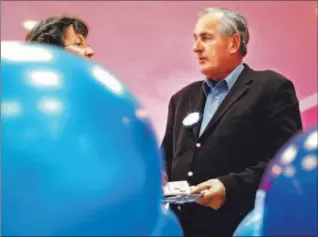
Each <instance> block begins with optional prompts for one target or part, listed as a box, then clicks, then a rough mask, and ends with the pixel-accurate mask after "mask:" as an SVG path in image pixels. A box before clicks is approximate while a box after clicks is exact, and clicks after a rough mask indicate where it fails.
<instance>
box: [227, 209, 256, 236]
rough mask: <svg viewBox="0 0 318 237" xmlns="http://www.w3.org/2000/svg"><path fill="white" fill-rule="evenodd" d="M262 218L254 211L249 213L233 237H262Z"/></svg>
mask: <svg viewBox="0 0 318 237" xmlns="http://www.w3.org/2000/svg"><path fill="white" fill-rule="evenodd" d="M261 221H262V216H261V215H258V213H255V211H254V210H252V211H251V212H250V213H248V214H247V215H246V216H245V218H244V219H243V220H242V221H241V223H240V224H239V226H238V227H237V228H236V230H235V232H234V234H233V236H235V237H238V236H262V235H261V234H260V233H259V228H258V227H259V226H260V225H261Z"/></svg>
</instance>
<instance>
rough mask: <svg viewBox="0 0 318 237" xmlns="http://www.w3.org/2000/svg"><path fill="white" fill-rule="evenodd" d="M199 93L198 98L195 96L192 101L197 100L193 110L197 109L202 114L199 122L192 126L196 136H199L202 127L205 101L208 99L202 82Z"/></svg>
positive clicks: (192, 107)
mask: <svg viewBox="0 0 318 237" xmlns="http://www.w3.org/2000/svg"><path fill="white" fill-rule="evenodd" d="M198 94H199V97H198V98H193V99H192V101H195V103H193V104H192V106H191V112H194V111H197V112H199V113H200V115H201V119H200V121H199V122H198V124H196V125H195V126H194V127H193V128H192V132H193V134H194V135H195V137H196V138H199V133H200V128H201V121H202V116H203V112H204V106H205V101H206V96H205V93H204V91H203V88H202V84H201V86H200V87H199V93H198ZM194 95H197V93H194Z"/></svg>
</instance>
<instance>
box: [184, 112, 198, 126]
mask: <svg viewBox="0 0 318 237" xmlns="http://www.w3.org/2000/svg"><path fill="white" fill-rule="evenodd" d="M201 117H202V116H201V113H200V112H193V113H190V114H188V115H187V116H186V117H185V118H184V119H183V121H182V123H183V126H185V127H187V128H191V127H194V126H195V125H197V124H198V123H199V122H200V120H201Z"/></svg>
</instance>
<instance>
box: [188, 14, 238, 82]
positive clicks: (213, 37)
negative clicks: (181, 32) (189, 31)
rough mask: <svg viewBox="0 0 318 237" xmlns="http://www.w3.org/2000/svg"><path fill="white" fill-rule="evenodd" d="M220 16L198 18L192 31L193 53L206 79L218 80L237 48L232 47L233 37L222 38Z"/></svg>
mask: <svg viewBox="0 0 318 237" xmlns="http://www.w3.org/2000/svg"><path fill="white" fill-rule="evenodd" d="M221 17H222V15H220V14H214V13H213V14H212V13H211V14H206V15H203V16H202V17H201V18H199V20H198V22H197V24H196V25H195V29H194V34H193V35H194V40H195V42H194V45H193V51H194V53H195V54H196V56H197V58H198V62H199V67H200V70H201V72H202V73H203V74H204V75H205V76H206V77H208V78H211V79H219V78H218V75H220V76H221V75H223V74H224V72H226V71H227V70H228V69H229V65H231V63H232V62H231V60H232V59H231V58H233V57H232V56H233V55H234V53H235V52H237V49H236V48H237V47H233V46H234V45H233V37H232V36H223V35H222V34H221V33H220V31H219V29H218V27H219V24H220V19H221Z"/></svg>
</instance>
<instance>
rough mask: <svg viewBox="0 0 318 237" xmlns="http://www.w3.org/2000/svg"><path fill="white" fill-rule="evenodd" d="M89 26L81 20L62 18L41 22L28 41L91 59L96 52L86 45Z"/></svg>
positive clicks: (28, 37)
mask: <svg viewBox="0 0 318 237" xmlns="http://www.w3.org/2000/svg"><path fill="white" fill-rule="evenodd" d="M87 35H88V27H87V25H86V24H85V23H84V22H83V21H82V20H80V19H77V18H73V17H68V16H60V17H50V18H47V19H44V20H41V21H39V22H38V23H37V24H36V25H35V26H34V27H33V28H32V30H31V31H30V32H29V33H28V34H27V37H26V41H27V42H28V43H30V42H40V43H47V44H52V45H56V46H60V47H63V48H64V49H65V50H67V51H70V52H72V53H75V54H77V55H80V56H83V57H87V58H91V57H92V56H93V55H94V51H93V50H92V48H91V47H89V46H88V45H87V43H86V37H87Z"/></svg>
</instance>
